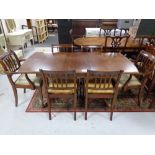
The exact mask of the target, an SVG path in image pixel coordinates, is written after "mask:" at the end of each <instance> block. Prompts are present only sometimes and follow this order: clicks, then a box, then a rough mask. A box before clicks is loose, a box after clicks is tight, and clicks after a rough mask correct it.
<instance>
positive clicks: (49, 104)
mask: <svg viewBox="0 0 155 155" xmlns="http://www.w3.org/2000/svg"><path fill="white" fill-rule="evenodd" d="M52 101H53V100H52ZM47 102H48V114H49V120H51V119H52V117H51V103H50V99H48V101H47Z"/></svg>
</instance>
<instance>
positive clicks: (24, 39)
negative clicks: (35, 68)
mask: <svg viewBox="0 0 155 155" xmlns="http://www.w3.org/2000/svg"><path fill="white" fill-rule="evenodd" d="M5 23H6V26H7V29H8V32H9V33H7V34H6V37H7V39H8V40H7V41H8V42H7V44H8V46H11V47H13V46H19V47H20V48H22V49H24V47H27V43H28V42H29V41H30V42H31V44H32V45H33V44H34V40H33V34H32V30H31V29H21V30H16V23H15V21H14V19H5ZM23 54H24V53H23Z"/></svg>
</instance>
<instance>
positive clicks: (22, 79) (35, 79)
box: [15, 74, 41, 87]
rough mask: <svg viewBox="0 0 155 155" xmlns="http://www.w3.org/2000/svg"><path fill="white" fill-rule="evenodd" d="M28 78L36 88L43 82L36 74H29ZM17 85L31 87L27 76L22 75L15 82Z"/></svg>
mask: <svg viewBox="0 0 155 155" xmlns="http://www.w3.org/2000/svg"><path fill="white" fill-rule="evenodd" d="M28 77H29V79H30V80H31V81H32V82H33V83H34V85H35V86H36V87H39V86H40V83H41V81H40V79H39V78H38V77H37V76H36V75H35V74H28ZM15 84H16V85H25V86H27V85H30V84H29V82H28V81H27V79H26V77H25V74H21V75H20V76H19V77H18V78H17V80H16V81H15Z"/></svg>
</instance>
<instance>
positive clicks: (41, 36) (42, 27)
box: [35, 19, 48, 43]
mask: <svg viewBox="0 0 155 155" xmlns="http://www.w3.org/2000/svg"><path fill="white" fill-rule="evenodd" d="M35 23H36V28H37V37H38V42H39V43H43V42H44V41H45V40H46V39H47V38H48V29H47V22H46V20H44V19H36V20H35Z"/></svg>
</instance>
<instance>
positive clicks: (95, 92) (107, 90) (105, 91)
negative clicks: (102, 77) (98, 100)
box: [88, 83, 114, 94]
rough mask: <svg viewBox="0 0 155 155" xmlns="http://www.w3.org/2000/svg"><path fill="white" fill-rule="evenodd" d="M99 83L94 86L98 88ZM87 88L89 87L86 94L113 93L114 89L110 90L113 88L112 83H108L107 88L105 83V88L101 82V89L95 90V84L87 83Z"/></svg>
mask: <svg viewBox="0 0 155 155" xmlns="http://www.w3.org/2000/svg"><path fill="white" fill-rule="evenodd" d="M99 85H100V84H96V88H99ZM88 88H89V89H88V94H113V93H114V90H112V88H113V85H112V84H110V86H109V89H106V88H108V84H105V88H104V84H101V87H100V88H103V90H102V89H98V90H96V89H95V84H93V83H89V84H88ZM91 88H92V89H91ZM110 88H111V89H110ZM105 89H106V90H105Z"/></svg>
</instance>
